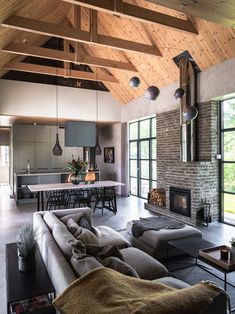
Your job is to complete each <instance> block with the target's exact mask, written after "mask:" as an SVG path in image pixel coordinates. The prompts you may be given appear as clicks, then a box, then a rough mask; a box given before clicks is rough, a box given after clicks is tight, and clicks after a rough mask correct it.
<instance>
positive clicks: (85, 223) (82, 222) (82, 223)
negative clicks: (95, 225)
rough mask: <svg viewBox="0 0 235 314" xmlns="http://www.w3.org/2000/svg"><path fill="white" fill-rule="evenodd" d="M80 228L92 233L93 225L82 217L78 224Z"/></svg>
mask: <svg viewBox="0 0 235 314" xmlns="http://www.w3.org/2000/svg"><path fill="white" fill-rule="evenodd" d="M78 224H79V226H81V227H82V228H85V229H88V230H90V231H92V229H91V227H92V226H91V225H90V224H89V221H88V220H87V219H86V217H83V216H82V217H81V218H80V220H79V222H78Z"/></svg>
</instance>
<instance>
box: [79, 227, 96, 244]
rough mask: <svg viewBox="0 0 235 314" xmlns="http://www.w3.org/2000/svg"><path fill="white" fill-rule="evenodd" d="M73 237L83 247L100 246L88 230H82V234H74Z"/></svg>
mask: <svg viewBox="0 0 235 314" xmlns="http://www.w3.org/2000/svg"><path fill="white" fill-rule="evenodd" d="M74 237H75V238H76V239H77V240H80V241H81V242H82V243H84V244H85V245H87V244H94V245H97V246H101V244H100V241H99V240H98V239H97V237H96V236H95V235H94V234H93V233H92V232H91V231H90V230H88V229H85V228H82V232H81V233H79V234H77V233H76V234H74Z"/></svg>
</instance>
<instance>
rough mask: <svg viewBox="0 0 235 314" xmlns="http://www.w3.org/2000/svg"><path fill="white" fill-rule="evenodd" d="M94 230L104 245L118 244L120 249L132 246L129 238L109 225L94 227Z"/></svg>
mask: <svg viewBox="0 0 235 314" xmlns="http://www.w3.org/2000/svg"><path fill="white" fill-rule="evenodd" d="M92 232H93V233H94V234H95V235H96V236H97V238H98V239H99V241H100V243H101V245H103V246H114V245H116V246H117V247H118V248H119V249H122V248H126V247H129V246H131V244H130V242H129V241H128V240H126V239H125V238H124V237H123V236H122V235H121V234H119V233H118V232H117V231H115V230H113V229H112V228H110V227H108V226H99V227H93V228H92Z"/></svg>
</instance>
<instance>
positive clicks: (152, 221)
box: [132, 216, 185, 238]
mask: <svg viewBox="0 0 235 314" xmlns="http://www.w3.org/2000/svg"><path fill="white" fill-rule="evenodd" d="M184 226H185V225H184V224H183V223H181V222H179V221H177V220H174V219H172V218H169V217H166V216H157V217H148V218H140V220H133V225H132V234H133V236H134V237H136V238H138V237H140V236H142V234H143V233H144V231H147V230H160V229H181V228H183V227H184Z"/></svg>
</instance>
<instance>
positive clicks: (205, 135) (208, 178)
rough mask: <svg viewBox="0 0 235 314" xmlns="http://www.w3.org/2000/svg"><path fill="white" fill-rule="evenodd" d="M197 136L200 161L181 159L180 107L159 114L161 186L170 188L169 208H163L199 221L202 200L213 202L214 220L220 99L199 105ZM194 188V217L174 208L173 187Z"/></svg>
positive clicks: (216, 210)
mask: <svg viewBox="0 0 235 314" xmlns="http://www.w3.org/2000/svg"><path fill="white" fill-rule="evenodd" d="M198 111H199V114H198V118H197V123H196V132H195V133H196V137H197V150H198V161H196V162H187V163H185V162H181V161H180V125H179V121H180V118H179V110H173V111H169V112H165V113H161V114H158V115H157V122H156V124H157V186H158V187H163V188H165V189H166V196H167V197H166V208H165V209H163V208H162V209H160V211H163V212H165V213H167V214H168V215H170V216H173V217H176V218H180V219H181V220H183V221H185V222H186V223H191V224H193V225H196V224H199V223H200V221H199V218H198V214H197V212H198V210H200V208H201V206H202V200H205V199H206V200H207V201H209V202H210V203H211V215H212V218H213V220H218V217H219V206H218V194H219V193H218V185H219V181H218V173H219V172H218V162H217V160H216V159H215V155H216V153H217V136H218V135H217V103H216V102H207V103H202V104H199V105H198ZM170 186H174V187H179V188H185V189H190V190H191V218H189V217H184V216H182V215H179V214H176V213H173V212H170V210H169V208H170V204H169V187H170Z"/></svg>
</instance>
